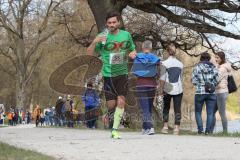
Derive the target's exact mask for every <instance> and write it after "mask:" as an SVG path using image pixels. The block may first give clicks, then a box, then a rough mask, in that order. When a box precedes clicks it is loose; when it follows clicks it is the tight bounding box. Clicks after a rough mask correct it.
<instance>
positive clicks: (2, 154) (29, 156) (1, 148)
mask: <svg viewBox="0 0 240 160" xmlns="http://www.w3.org/2000/svg"><path fill="white" fill-rule="evenodd" d="M0 160H55V158H53V157H50V156H46V155H43V154H41V153H38V152H34V151H30V150H24V149H20V148H16V147H13V146H10V145H8V144H5V143H2V142H0Z"/></svg>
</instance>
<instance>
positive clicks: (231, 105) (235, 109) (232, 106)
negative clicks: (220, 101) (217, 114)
mask: <svg viewBox="0 0 240 160" xmlns="http://www.w3.org/2000/svg"><path fill="white" fill-rule="evenodd" d="M227 110H228V111H230V112H232V113H239V106H238V96H237V95H236V94H230V95H229V96H228V99H227Z"/></svg>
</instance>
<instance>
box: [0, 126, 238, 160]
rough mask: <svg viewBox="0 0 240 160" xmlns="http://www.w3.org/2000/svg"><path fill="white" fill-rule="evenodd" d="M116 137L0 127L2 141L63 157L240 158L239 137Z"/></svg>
mask: <svg viewBox="0 0 240 160" xmlns="http://www.w3.org/2000/svg"><path fill="white" fill-rule="evenodd" d="M121 135H122V137H123V139H120V140H113V139H111V138H110V133H109V132H108V131H99V130H87V129H86V130H80V129H65V128H35V127H34V126H33V125H24V126H17V127H5V128H0V141H2V142H6V143H9V144H11V145H15V146H18V147H21V148H25V149H31V150H35V151H38V152H41V153H43V154H47V155H51V156H54V157H56V158H57V159H61V160H239V157H240V138H223V137H209V136H186V135H181V136H175V135H162V134H156V135H152V136H147V135H141V134H140V133H137V132H124V133H122V134H121Z"/></svg>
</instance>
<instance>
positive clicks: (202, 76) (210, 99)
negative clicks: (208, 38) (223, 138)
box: [192, 52, 219, 134]
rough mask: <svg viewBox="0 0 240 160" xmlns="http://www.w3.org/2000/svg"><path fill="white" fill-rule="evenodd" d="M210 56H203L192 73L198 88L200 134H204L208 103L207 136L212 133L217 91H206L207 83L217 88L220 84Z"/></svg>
mask: <svg viewBox="0 0 240 160" xmlns="http://www.w3.org/2000/svg"><path fill="white" fill-rule="evenodd" d="M210 59H211V57H210V55H209V53H207V52H204V53H202V54H201V57H200V62H199V63H198V64H197V65H196V66H195V67H194V69H193V72H192V83H193V85H194V86H195V88H196V92H195V99H194V103H195V118H196V122H197V126H198V134H202V133H204V132H203V123H202V108H203V104H204V103H206V110H207V122H206V129H205V134H209V133H210V127H211V125H212V120H213V113H214V107H215V105H216V93H215V91H212V93H211V92H209V91H208V90H206V89H205V87H206V83H209V84H211V85H213V86H216V85H217V83H218V79H219V76H218V72H217V69H216V67H215V66H214V65H213V64H212V63H211V62H210Z"/></svg>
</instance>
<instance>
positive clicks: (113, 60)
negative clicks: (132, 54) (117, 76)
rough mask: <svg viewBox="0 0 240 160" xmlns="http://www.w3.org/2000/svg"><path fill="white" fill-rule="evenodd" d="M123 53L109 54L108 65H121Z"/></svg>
mask: <svg viewBox="0 0 240 160" xmlns="http://www.w3.org/2000/svg"><path fill="white" fill-rule="evenodd" d="M123 55H124V54H123V53H110V57H109V61H110V62H109V63H110V64H123V62H124V59H123Z"/></svg>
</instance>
